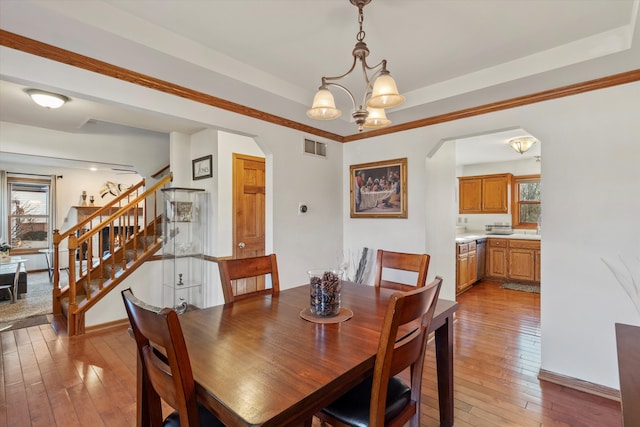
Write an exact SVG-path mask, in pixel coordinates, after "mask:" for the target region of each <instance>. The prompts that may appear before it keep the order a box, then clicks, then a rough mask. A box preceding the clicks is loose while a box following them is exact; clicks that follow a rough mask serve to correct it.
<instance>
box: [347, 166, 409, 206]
mask: <svg viewBox="0 0 640 427" xmlns="http://www.w3.org/2000/svg"><path fill="white" fill-rule="evenodd" d="M349 176H350V177H351V178H350V183H351V218H407V158H406V157H405V158H402V159H393V160H385V161H382V162H373V163H363V164H360V165H351V166H349Z"/></svg>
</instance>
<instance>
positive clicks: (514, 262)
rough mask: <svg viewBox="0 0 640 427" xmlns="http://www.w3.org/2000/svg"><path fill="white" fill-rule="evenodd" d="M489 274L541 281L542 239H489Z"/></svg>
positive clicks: (512, 278) (498, 277)
mask: <svg viewBox="0 0 640 427" xmlns="http://www.w3.org/2000/svg"><path fill="white" fill-rule="evenodd" d="M487 244H488V246H489V250H488V256H487V276H488V277H491V278H497V279H509V280H518V281H525V282H538V283H539V282H540V241H539V240H519V239H487Z"/></svg>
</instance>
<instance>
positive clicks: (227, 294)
mask: <svg viewBox="0 0 640 427" xmlns="http://www.w3.org/2000/svg"><path fill="white" fill-rule="evenodd" d="M218 270H220V282H221V283H222V293H223V294H224V302H225V303H230V302H234V301H237V300H239V299H244V298H249V297H253V296H257V295H265V294H272V295H277V294H278V293H279V292H280V280H279V278H278V261H277V259H276V254H271V255H265V256H258V257H252V258H239V259H227V260H221V261H218ZM267 274H269V275H271V287H270V288H266V287H265V285H264V277H261V276H265V275H267ZM250 278H256V280H255V281H244V282H243V283H241V282H240V281H239V280H241V279H250ZM234 281H235V283H234Z"/></svg>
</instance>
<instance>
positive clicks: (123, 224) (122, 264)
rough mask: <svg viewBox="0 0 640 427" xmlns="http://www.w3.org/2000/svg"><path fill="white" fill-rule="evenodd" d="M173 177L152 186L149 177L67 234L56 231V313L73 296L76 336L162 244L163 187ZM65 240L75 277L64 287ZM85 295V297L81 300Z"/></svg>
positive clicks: (71, 323) (70, 319) (71, 326)
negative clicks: (88, 317) (89, 314)
mask: <svg viewBox="0 0 640 427" xmlns="http://www.w3.org/2000/svg"><path fill="white" fill-rule="evenodd" d="M172 178H173V176H172V174H169V175H167V176H165V177H164V178H163V179H161V180H160V181H158V182H157V183H156V184H155V185H153V186H152V187H151V188H149V189H147V190H146V191H144V184H145V181H144V180H143V181H141V182H140V183H138V184H136V185H134V186H132V187H131V188H130V189H128V190H127V191H125V192H124V193H122V194H121V195H119V196H118V197H116V198H115V199H114V200H112V201H111V202H110V203H108V204H107V205H106V206H104V207H102V208H100V209H98V210H97V211H96V212H94V213H93V214H91V215H90V216H88V217H87V218H86V219H85V220H83V221H81V222H79V223H78V224H77V225H75V226H73V227H71V228H70V229H69V230H66V231H65V232H64V233H59V232H58V230H54V235H53V313H54V314H62V313H63V310H62V303H61V300H62V298H63V297H68V298H69V306H68V310H67V329H68V332H69V335H70V336H71V335H76V334H79V333H83V332H84V314H85V312H86V311H87V310H88V309H89V308H90V307H92V306H93V305H95V304H96V303H97V302H98V301H99V300H101V299H102V298H103V297H104V295H106V294H107V293H108V292H109V291H110V290H111V289H113V288H114V287H115V286H116V285H117V284H118V283H119V282H120V281H121V280H123V279H124V278H125V277H126V276H128V275H129V274H130V273H131V272H132V270H133V269H135V268H137V266H138V265H140V264H141V263H142V262H143V261H144V259H146V258H148V257H149V256H151V255H153V254H154V253H155V252H156V251H157V250H158V249H159V248H160V247H161V243H160V242H159V241H158V237H159V235H160V234H161V233H160V227H161V224H160V221H161V217H160V213H161V212H162V197H161V194H160V190H161V189H162V188H164V187H165V186H167V185H168V184H169V183H170V182H171V180H172ZM65 241H66V246H67V248H68V252H69V253H68V256H69V261H68V262H69V263H68V266H69V267H68V270H67V272H68V279H69V280H68V284H67V285H66V286H64V287H61V286H60V268H59V266H60V262H59V261H60V246H61V244H62V243H63V242H65ZM62 246H63V247H64V246H65V245H64V244H62ZM130 270H131V271H130ZM96 283H97V286H96ZM81 294H84V295H85V299H84V300H82V301H81V302H80V303H79V302H78V296H79V295H81Z"/></svg>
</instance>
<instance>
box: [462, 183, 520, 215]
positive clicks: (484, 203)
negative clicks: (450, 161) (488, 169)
mask: <svg viewBox="0 0 640 427" xmlns="http://www.w3.org/2000/svg"><path fill="white" fill-rule="evenodd" d="M511 177H512V175H511V174H508V173H507V174H495V175H479V176H465V177H459V178H458V183H459V190H460V191H459V198H460V200H459V210H460V213H461V214H476V213H509V186H510V185H511Z"/></svg>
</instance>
